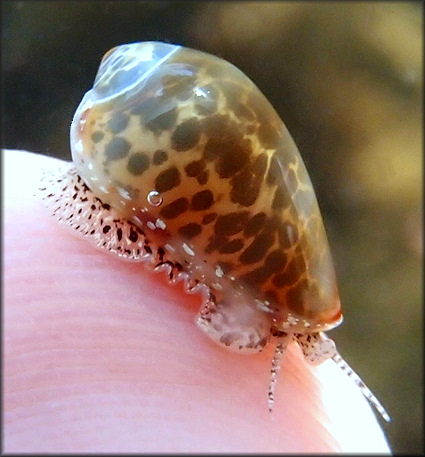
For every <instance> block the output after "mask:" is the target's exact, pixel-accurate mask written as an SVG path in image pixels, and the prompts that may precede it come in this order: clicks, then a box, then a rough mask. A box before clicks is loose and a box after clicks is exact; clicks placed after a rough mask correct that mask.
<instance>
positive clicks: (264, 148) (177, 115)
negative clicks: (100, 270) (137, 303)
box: [71, 42, 341, 333]
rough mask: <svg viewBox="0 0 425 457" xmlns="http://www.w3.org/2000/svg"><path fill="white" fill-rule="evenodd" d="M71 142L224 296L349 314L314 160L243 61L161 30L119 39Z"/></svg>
mask: <svg viewBox="0 0 425 457" xmlns="http://www.w3.org/2000/svg"><path fill="white" fill-rule="evenodd" d="M71 147H72V154H73V159H74V163H75V166H76V168H77V171H78V173H79V175H80V176H81V177H82V178H83V180H84V181H85V183H86V184H87V186H88V187H89V188H90V189H91V191H92V192H93V193H94V194H95V195H96V196H97V197H99V198H100V199H101V200H102V202H104V203H107V204H109V205H111V206H112V207H114V208H115V209H116V210H118V211H119V213H120V214H122V216H123V217H125V218H127V219H129V220H131V221H133V223H135V224H136V225H138V226H139V227H141V228H143V230H144V232H145V233H146V235H147V236H148V237H149V238H150V239H151V241H152V242H154V243H156V244H157V245H158V246H161V247H162V248H163V249H165V250H166V251H167V252H168V253H169V255H170V256H172V258H173V259H174V260H175V261H176V262H178V263H179V264H180V265H182V266H183V268H184V270H185V271H186V272H187V273H188V274H189V276H190V277H192V278H194V279H196V280H198V281H200V282H202V283H204V284H206V285H207V286H208V287H210V288H211V290H212V291H213V293H214V296H215V299H216V301H217V302H218V303H231V302H232V299H233V298H234V297H235V296H237V295H238V294H239V295H240V294H241V293H243V296H244V297H245V298H244V299H247V300H251V301H252V302H255V303H257V304H258V306H259V307H260V309H262V310H263V311H264V313H267V314H268V315H270V316H271V318H272V328H273V329H275V330H278V331H287V330H289V329H291V331H293V332H300V333H304V332H311V331H320V330H325V329H329V328H332V327H334V326H335V325H337V324H338V323H339V322H340V321H341V309H340V301H339V296H338V291H337V286H336V280H335V274H334V268H333V264H332V260H331V257H330V253H329V247H328V242H327V239H326V234H325V231H324V227H323V222H322V218H321V215H320V211H319V208H318V205H317V201H316V197H315V194H314V191H313V188H312V184H311V181H310V179H309V176H308V174H307V171H306V169H305V166H304V163H303V161H302V159H301V156H300V154H299V152H298V149H297V147H296V145H295V144H294V142H293V140H292V138H291V136H290V134H289V132H288V130H287V129H286V127H285V125H284V124H283V122H282V121H281V119H280V118H279V116H278V115H277V113H276V111H275V110H274V109H273V107H272V105H271V104H270V103H269V102H268V101H267V99H266V98H265V97H264V95H263V94H262V93H261V92H260V90H259V89H258V88H257V87H256V86H255V85H254V83H253V82H252V81H251V80H250V79H249V78H247V77H246V76H245V75H244V74H243V73H242V72H241V71H240V70H238V69H237V68H236V67H235V66H233V65H232V64H230V63H228V62H226V61H224V60H222V59H220V58H217V57H214V56H212V55H209V54H206V53H203V52H199V51H195V50H192V49H187V48H184V47H181V46H176V45H171V44H165V43H158V42H144V43H133V44H128V45H122V46H119V47H116V48H114V49H112V50H111V51H109V52H108V53H107V54H105V56H104V57H103V60H102V62H101V65H100V68H99V71H98V73H97V76H96V80H95V83H94V86H93V88H92V89H91V90H90V91H89V92H87V93H86V95H85V96H84V98H83V100H82V102H81V104H80V106H79V108H78V110H77V112H76V113H75V117H74V120H73V123H72V127H71ZM246 297H248V298H246Z"/></svg>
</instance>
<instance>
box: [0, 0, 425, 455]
mask: <svg viewBox="0 0 425 457" xmlns="http://www.w3.org/2000/svg"><path fill="white" fill-rule="evenodd" d="M1 8H2V110H3V112H2V147H3V148H6V147H7V148H19V149H21V148H22V149H26V150H29V151H33V152H38V153H43V154H48V155H51V156H55V157H60V158H64V159H70V157H71V156H70V149H69V127H70V124H71V120H72V116H73V113H74V111H75V109H76V107H77V106H78V104H79V102H80V100H81V98H82V96H83V94H84V93H85V92H86V91H87V90H88V89H89V88H90V87H91V85H92V82H93V80H94V77H95V74H96V71H97V67H98V65H99V62H100V59H101V57H102V55H103V54H104V53H105V52H106V51H107V50H108V49H110V48H112V47H114V46H117V45H119V44H123V43H128V42H133V41H143V40H158V41H166V42H171V43H176V44H182V45H185V46H189V47H193V48H196V49H200V50H203V51H207V52H210V53H212V54H216V55H218V56H220V57H222V58H224V59H226V60H229V61H230V62H232V63H234V64H235V65H236V66H238V67H239V68H240V69H241V70H242V71H244V72H245V73H246V74H247V75H248V76H249V77H250V78H251V79H252V80H253V81H254V82H255V83H256V84H257V85H258V86H259V87H260V89H261V90H262V91H263V93H264V94H265V95H266V96H267V98H268V99H269V100H270V101H271V102H272V104H273V105H274V106H275V108H276V110H277V111H278V113H279V115H280V116H281V118H282V119H283V121H284V122H285V124H286V125H287V127H288V129H289V131H290V132H291V134H292V136H293V137H294V139H295V142H296V143H297V145H298V147H299V149H300V151H301V154H302V156H303V158H304V161H305V163H306V166H307V169H308V171H309V173H310V176H311V179H312V181H313V184H314V186H315V189H316V194H317V198H318V201H319V204H320V207H321V209H322V213H323V218H324V222H325V226H326V229H327V233H328V237H329V242H330V245H331V249H332V253H333V257H334V260H335V266H336V270H337V274H338V279H339V287H340V293H341V299H342V303H343V307H344V315H345V322H344V324H343V325H342V326H341V327H340V328H338V329H335V330H334V331H332V332H331V337H332V338H333V339H335V340H336V341H337V344H338V347H339V350H340V352H341V353H342V354H343V356H344V358H345V359H346V360H347V361H349V363H350V364H351V365H352V366H353V367H354V368H355V369H356V370H357V371H358V373H359V374H360V375H361V376H362V378H363V379H364V380H365V381H366V382H367V383H368V385H369V387H370V388H371V389H372V390H373V392H374V393H375V394H376V395H377V396H378V398H379V399H380V400H381V401H382V403H383V404H384V405H385V407H386V408H387V409H388V411H389V413H390V415H391V416H392V420H393V421H392V423H391V424H389V425H386V424H384V428H385V430H386V433H387V436H388V439H389V442H390V445H391V447H392V450H393V452H394V453H406V454H423V452H424V445H423V406H424V405H423V388H424V377H423V333H422V332H423V310H422V299H423V288H422V261H423V247H422V243H423V241H422V232H423V227H422V216H423V214H422V165H423V164H422V160H423V158H422V134H423V131H422V122H423V119H422V118H423V106H422V96H423V85H422V79H423V67H422V64H423V61H422V39H423V24H422V20H423V3H422V2H399V3H396V2H365V3H362V2H353V3H351V2H329V3H327V2H317V3H316V2H315V3H313V2H311V3H310V2H243V1H242V2H178V1H173V2H164V1H152V2H139V1H132V2H128V1H126V2H120V1H113V2H108V1H102V2H95V1H72V2H70V1H69V2H62V1H60V2H59V1H57V2H55V1H37V2H33V1H7V0H3V1H2V2H1Z"/></svg>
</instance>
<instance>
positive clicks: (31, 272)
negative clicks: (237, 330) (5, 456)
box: [3, 151, 390, 453]
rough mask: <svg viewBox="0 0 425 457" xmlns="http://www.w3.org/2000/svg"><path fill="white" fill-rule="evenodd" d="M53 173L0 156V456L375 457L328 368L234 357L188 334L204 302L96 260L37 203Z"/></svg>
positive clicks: (344, 385)
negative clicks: (0, 335)
mask: <svg viewBox="0 0 425 457" xmlns="http://www.w3.org/2000/svg"><path fill="white" fill-rule="evenodd" d="M57 163H58V161H56V160H55V159H51V158H47V157H45V156H40V155H35V154H30V153H26V152H22V151H3V170H4V175H3V178H4V180H3V181H4V182H3V185H4V188H3V191H4V202H3V203H4V212H3V217H4V220H3V221H4V224H3V229H4V239H3V241H4V259H3V261H4V265H3V266H4V270H3V271H4V312H3V322H4V327H3V328H4V340H3V341H4V363H3V368H4V371H3V373H4V375H3V376H4V377H3V381H4V384H3V386H4V390H3V411H4V415H3V420H4V429H3V438H4V440H3V449H4V451H5V452H46V451H49V452H102V451H104V452H132V451H134V452H155V451H156V452H288V453H297V452H308V453H315V452H323V453H332V452H350V453H351V452H368V453H370V452H382V453H388V452H390V451H389V448H388V444H387V443H386V440H385V437H384V434H383V432H382V430H381V428H380V426H379V424H378V423H377V421H376V419H375V415H374V413H373V412H372V411H371V409H370V407H369V405H368V404H367V402H366V401H365V400H364V399H363V397H362V395H361V394H360V392H359V391H358V389H357V388H356V387H355V386H354V385H353V384H352V382H351V381H350V380H349V379H347V378H346V377H345V375H344V374H343V373H342V372H340V371H339V370H338V369H337V368H336V366H334V365H333V364H332V362H326V363H325V364H323V365H322V366H320V367H310V366H308V365H306V364H305V363H304V361H303V360H302V357H301V355H300V351H299V349H298V348H297V347H295V346H294V345H292V346H290V348H289V349H288V351H287V354H286V355H285V358H284V360H283V364H282V369H281V372H280V376H279V380H278V388H277V391H276V403H275V409H274V411H273V413H271V414H270V413H269V411H268V409H267V386H268V382H269V376H270V365H271V357H272V353H273V348H272V347H271V345H270V346H269V347H267V348H266V350H265V351H263V352H262V353H260V354H256V355H239V354H234V353H231V352H229V351H226V350H225V349H223V348H221V347H219V346H217V345H215V344H214V343H213V342H211V341H210V340H209V339H208V338H206V337H205V336H204V335H203V334H202V332H201V331H199V329H198V328H197V327H196V326H195V324H194V321H195V317H196V313H197V310H198V308H199V306H200V304H201V300H200V296H199V295H188V294H186V293H184V291H183V289H182V287H181V286H179V285H177V286H174V287H172V286H170V285H169V284H168V283H167V281H166V279H165V277H164V275H163V274H153V273H151V272H148V271H146V270H145V268H144V266H143V265H141V264H131V263H126V262H123V261H121V260H119V259H116V258H114V257H113V256H111V255H108V254H107V253H105V252H101V251H100V250H97V249H95V248H93V247H92V246H91V245H90V244H89V243H87V241H86V240H84V239H81V238H79V237H77V236H74V235H73V234H72V233H71V232H70V231H69V230H66V229H65V228H64V227H63V226H61V225H60V224H58V223H56V222H55V221H54V220H53V219H51V218H50V216H49V214H48V212H47V211H46V210H44V208H43V206H42V205H41V204H40V203H39V202H38V201H37V200H36V199H35V198H33V197H32V194H33V192H34V191H35V189H36V188H37V185H38V181H39V179H40V176H41V168H42V167H46V168H48V167H56V166H57Z"/></svg>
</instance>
